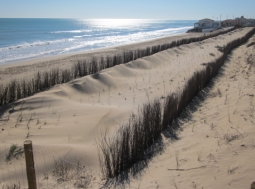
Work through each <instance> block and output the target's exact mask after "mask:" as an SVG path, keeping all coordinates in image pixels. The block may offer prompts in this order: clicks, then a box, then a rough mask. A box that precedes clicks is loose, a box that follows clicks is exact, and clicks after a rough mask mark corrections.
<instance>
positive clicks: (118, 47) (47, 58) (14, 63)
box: [0, 33, 202, 69]
mask: <svg viewBox="0 0 255 189" xmlns="http://www.w3.org/2000/svg"><path fill="white" fill-rule="evenodd" d="M199 34H200V33H179V34H174V35H171V36H165V37H160V38H155V39H150V40H145V41H140V42H132V43H128V44H123V45H114V46H109V47H102V48H98V49H91V50H85V51H78V52H70V53H66V54H57V55H48V56H42V57H35V58H28V59H22V60H17V61H10V62H6V63H3V64H0V69H1V68H8V67H14V66H20V65H28V64H35V63H41V62H48V61H52V60H58V59H59V60H61V59H63V58H64V59H66V58H71V57H77V56H83V55H88V54H89V55H90V54H96V53H101V52H110V53H112V52H113V51H116V53H118V52H120V51H121V52H122V51H128V50H131V49H132V50H133V47H134V46H137V48H136V49H139V48H146V47H147V46H152V44H154V45H160V44H163V42H164V43H167V42H171V41H174V40H179V39H183V38H189V37H191V36H194V37H197V36H199ZM200 35H202V34H200ZM164 40H166V41H164ZM151 43H152V44H151Z"/></svg>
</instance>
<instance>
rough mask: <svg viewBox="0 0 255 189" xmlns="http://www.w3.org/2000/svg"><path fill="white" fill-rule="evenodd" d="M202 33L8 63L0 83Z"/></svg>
mask: <svg viewBox="0 0 255 189" xmlns="http://www.w3.org/2000/svg"><path fill="white" fill-rule="evenodd" d="M230 28H231V27H229V28H223V29H221V30H216V31H214V32H211V33H218V32H221V31H224V30H228V29H230ZM203 35H204V34H202V33H182V34H176V35H171V36H167V37H162V38H157V39H151V40H146V41H142V42H134V43H130V44H125V45H117V46H112V47H105V48H100V49H94V50H89V51H82V52H76V53H69V54H63V55H54V56H47V57H42V58H34V59H27V60H22V61H18V62H10V63H8V64H3V65H0V79H1V81H2V83H4V82H8V81H10V80H12V79H26V78H29V77H32V76H34V74H35V73H37V72H38V71H40V72H43V71H49V70H53V69H56V68H57V69H60V70H62V69H70V68H71V67H72V66H73V65H74V64H75V63H77V62H78V61H80V60H82V61H83V60H91V59H92V58H93V57H95V58H100V57H107V56H114V55H117V54H122V53H123V52H125V51H130V50H137V49H145V48H146V47H152V46H156V45H162V44H167V43H171V42H172V41H178V40H181V39H188V38H192V37H200V36H203Z"/></svg>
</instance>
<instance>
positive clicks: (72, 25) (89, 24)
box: [0, 18, 196, 64]
mask: <svg viewBox="0 0 255 189" xmlns="http://www.w3.org/2000/svg"><path fill="white" fill-rule="evenodd" d="M194 22H196V20H141V19H139V20H138V19H90V20H83V19H43V18H40V19H38V18H35V19H31V18H19V19H16V18H0V64H7V63H9V62H15V61H21V60H25V59H30V58H37V57H44V56H50V55H58V54H67V53H71V52H80V51H86V50H92V49H98V48H104V47H110V46H115V45H123V44H128V43H133V42H141V41H145V40H150V39H155V38H160V37H164V36H171V35H175V34H181V33H185V32H186V31H187V30H188V29H190V28H192V27H193V24H194Z"/></svg>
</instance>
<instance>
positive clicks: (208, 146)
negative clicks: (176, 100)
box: [0, 28, 255, 188]
mask: <svg viewBox="0 0 255 189" xmlns="http://www.w3.org/2000/svg"><path fill="white" fill-rule="evenodd" d="M249 30H250V28H245V29H240V30H238V31H237V30H236V31H234V32H231V33H230V34H225V35H221V36H218V37H215V38H211V39H208V40H205V41H203V42H198V43H192V44H189V45H183V46H181V47H178V48H173V49H169V50H166V51H163V52H160V53H157V54H154V55H152V56H149V57H145V58H142V59H138V60H136V61H132V62H129V63H127V64H125V65H119V66H115V67H113V68H110V69H106V70H104V71H102V72H100V73H98V74H94V75H91V76H86V77H83V78H80V79H77V80H74V81H72V82H69V83H67V84H62V85H58V86H55V87H53V88H52V89H50V90H48V91H45V92H42V93H38V94H36V95H34V96H32V97H29V98H26V99H22V100H20V101H19V102H17V103H15V104H13V105H12V107H11V106H10V107H7V108H6V110H5V111H3V110H2V111H1V121H0V129H1V131H0V139H1V141H2V142H1V143H0V152H1V153H0V156H1V157H0V158H1V162H0V166H1V170H2V171H1V172H0V178H1V179H0V182H9V181H12V182H16V183H17V181H20V182H21V185H23V184H24V185H26V180H24V177H25V166H24V157H21V158H19V159H18V160H15V159H13V160H11V161H10V162H8V163H6V162H4V159H5V155H6V154H7V153H8V149H9V147H10V146H11V144H13V143H14V144H18V145H22V144H23V142H24V140H26V139H27V138H28V139H30V140H32V141H33V145H34V151H35V162H36V163H35V164H36V172H37V180H38V183H39V185H38V186H39V188H47V187H48V188H53V187H59V188H64V186H65V187H66V188H70V187H71V186H72V184H73V183H72V182H68V183H64V184H63V183H62V184H61V183H57V182H56V178H55V177H53V176H52V174H51V172H52V168H53V164H54V160H56V159H58V158H64V159H65V160H69V161H72V162H74V161H75V159H78V160H80V161H81V162H82V163H83V164H85V165H86V166H87V167H88V168H89V169H90V170H91V173H92V175H93V187H94V188H99V187H100V186H102V184H103V183H104V181H102V180H101V178H100V168H99V162H98V155H97V154H98V151H97V146H96V142H95V138H96V137H98V136H99V135H100V134H101V133H102V132H104V131H105V130H106V129H108V130H109V131H110V132H112V133H115V131H116V129H117V127H118V125H119V124H120V123H121V122H124V121H126V120H127V119H128V117H129V116H130V114H131V112H134V113H136V111H137V108H138V107H139V105H141V104H143V103H144V102H148V100H153V99H154V98H156V97H162V96H164V95H165V94H167V93H169V92H171V91H176V90H178V88H181V87H182V86H183V85H184V84H185V81H186V79H187V78H189V77H190V76H191V74H192V73H193V72H194V71H196V70H199V69H201V68H202V67H203V65H202V64H203V63H207V62H211V61H213V60H215V59H216V58H217V57H219V56H220V54H221V53H220V52H219V51H218V50H217V48H216V46H217V45H218V46H224V45H225V44H227V43H228V42H229V41H232V40H233V39H236V38H238V37H241V36H244V35H245V34H246V33H247V31H249ZM251 40H253V41H254V40H255V38H253V39H251ZM253 51H254V46H252V47H249V48H247V47H246V46H242V47H240V48H238V49H236V50H235V51H234V52H233V54H232V58H231V59H230V62H228V63H227V64H226V66H225V67H224V72H223V74H222V76H221V77H219V78H217V79H215V81H214V82H215V85H214V86H213V87H212V89H211V90H210V93H209V94H208V97H207V99H206V100H205V101H204V102H203V103H201V107H199V111H197V112H195V113H193V114H192V119H191V120H189V121H188V122H187V123H185V124H184V125H183V131H182V132H180V134H179V140H178V141H176V142H174V143H172V142H171V141H170V140H169V139H167V138H165V143H166V144H167V145H166V148H165V151H164V153H163V154H161V155H158V156H156V157H155V158H154V159H153V160H152V161H151V162H150V163H149V166H148V168H146V169H144V170H143V172H142V174H141V177H139V178H138V179H132V180H131V184H130V185H131V187H133V188H138V186H139V185H140V188H157V186H158V188H176V187H175V186H174V185H173V184H174V182H176V185H177V187H178V188H192V187H193V188H196V187H197V188H202V187H203V188H245V187H247V186H248V185H249V184H250V183H251V181H252V177H253V176H254V172H255V168H254V163H253V161H252V159H253V158H254V156H255V153H254V149H255V143H253V140H252V138H253V136H254V134H255V130H254V117H253V112H254V103H255V102H254V98H253V96H252V95H254V83H255V82H254V80H255V76H254V75H252V73H254V70H255V68H254V67H252V66H247V61H246V60H247V58H248V56H249V58H250V60H251V62H253V64H254V56H253V57H252V56H250V54H252V52H253ZM162 101H163V98H162ZM8 117H9V119H8ZM21 118H22V119H21ZM236 129H237V130H236ZM226 134H233V135H234V134H235V135H237V139H236V140H233V141H231V142H229V143H226V141H225V140H224V136H225V135H226ZM177 153H178V154H179V156H178V155H177ZM176 156H178V157H179V160H178V164H179V167H178V168H180V169H189V168H197V167H200V166H205V167H204V168H199V169H194V170H189V171H174V170H171V171H170V170H168V169H176V168H177V166H176ZM198 160H199V161H198ZM252 166H253V167H252ZM235 168H236V169H235ZM228 170H229V173H228ZM231 170H232V171H231ZM47 174H48V177H47V176H45V175H47ZM46 178H48V179H46ZM2 184H3V183H2ZM192 185H193V186H192Z"/></svg>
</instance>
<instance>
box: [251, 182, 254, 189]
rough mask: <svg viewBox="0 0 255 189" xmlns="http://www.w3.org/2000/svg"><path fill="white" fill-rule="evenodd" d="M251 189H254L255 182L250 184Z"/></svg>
mask: <svg viewBox="0 0 255 189" xmlns="http://www.w3.org/2000/svg"><path fill="white" fill-rule="evenodd" d="M251 189H255V181H254V182H253V183H251Z"/></svg>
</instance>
